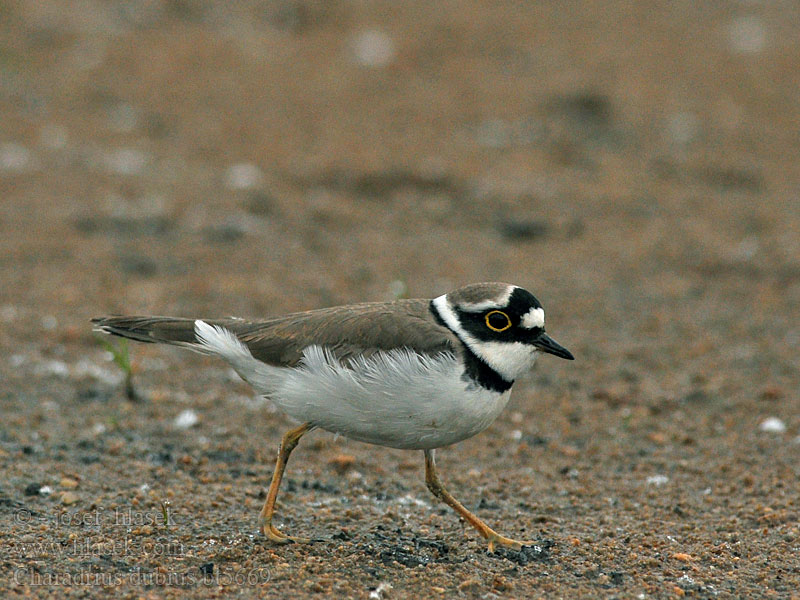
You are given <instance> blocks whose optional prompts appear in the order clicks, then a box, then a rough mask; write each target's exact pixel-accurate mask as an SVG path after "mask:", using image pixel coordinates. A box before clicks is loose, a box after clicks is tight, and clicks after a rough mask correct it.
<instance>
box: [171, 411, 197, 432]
mask: <svg viewBox="0 0 800 600" xmlns="http://www.w3.org/2000/svg"><path fill="white" fill-rule="evenodd" d="M198 421H200V417H198V416H197V413H196V412H194V411H193V410H192V409H191V408H187V409H186V410H184V411H183V412H182V413H181V414H179V415H178V416H177V417H175V421H174V424H175V427H177V428H178V429H189V428H190V427H192V426H194V425H197V423H198Z"/></svg>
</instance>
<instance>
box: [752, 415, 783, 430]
mask: <svg viewBox="0 0 800 600" xmlns="http://www.w3.org/2000/svg"><path fill="white" fill-rule="evenodd" d="M758 428H759V429H760V430H761V431H765V432H767V433H784V432H785V431H786V423H784V422H783V421H781V420H780V419H779V418H778V417H768V418H766V419H764V420H763V421H761V424H760V425H759V426H758Z"/></svg>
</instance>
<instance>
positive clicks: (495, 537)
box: [486, 531, 537, 552]
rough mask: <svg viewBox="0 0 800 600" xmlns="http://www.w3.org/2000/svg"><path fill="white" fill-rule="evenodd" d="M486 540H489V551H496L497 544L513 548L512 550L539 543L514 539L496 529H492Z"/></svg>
mask: <svg viewBox="0 0 800 600" xmlns="http://www.w3.org/2000/svg"><path fill="white" fill-rule="evenodd" d="M486 541H487V542H489V552H494V547H495V544H497V545H499V546H503V547H504V548H511V549H512V550H522V547H523V546H533V545H535V544H536V543H537V542H533V541H528V542H522V541H520V540H513V539H511V538H508V537H506V536H504V535H500V534H499V533H497V532H495V531H492V532H491V533H490V534H489V535H488V537H487V538H486Z"/></svg>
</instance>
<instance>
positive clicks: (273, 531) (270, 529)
mask: <svg viewBox="0 0 800 600" xmlns="http://www.w3.org/2000/svg"><path fill="white" fill-rule="evenodd" d="M261 533H263V534H264V535H265V536H266V537H267V539H269V540H270V541H271V542H272V543H273V544H310V543H311V542H313V541H315V540H312V539H311V538H307V537H299V536H293V535H286V534H285V533H283V532H282V531H280V530H279V529H277V528H276V527H275V526H274V525H273V524H272V523H264V525H263V526H262V527H261Z"/></svg>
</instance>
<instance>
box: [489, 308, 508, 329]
mask: <svg viewBox="0 0 800 600" xmlns="http://www.w3.org/2000/svg"><path fill="white" fill-rule="evenodd" d="M486 326H487V327H488V328H489V329H491V330H492V331H505V330H506V329H508V328H509V327H511V319H509V318H508V315H507V314H506V313H504V312H503V311H500V310H493V311H491V312H488V313H486Z"/></svg>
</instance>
